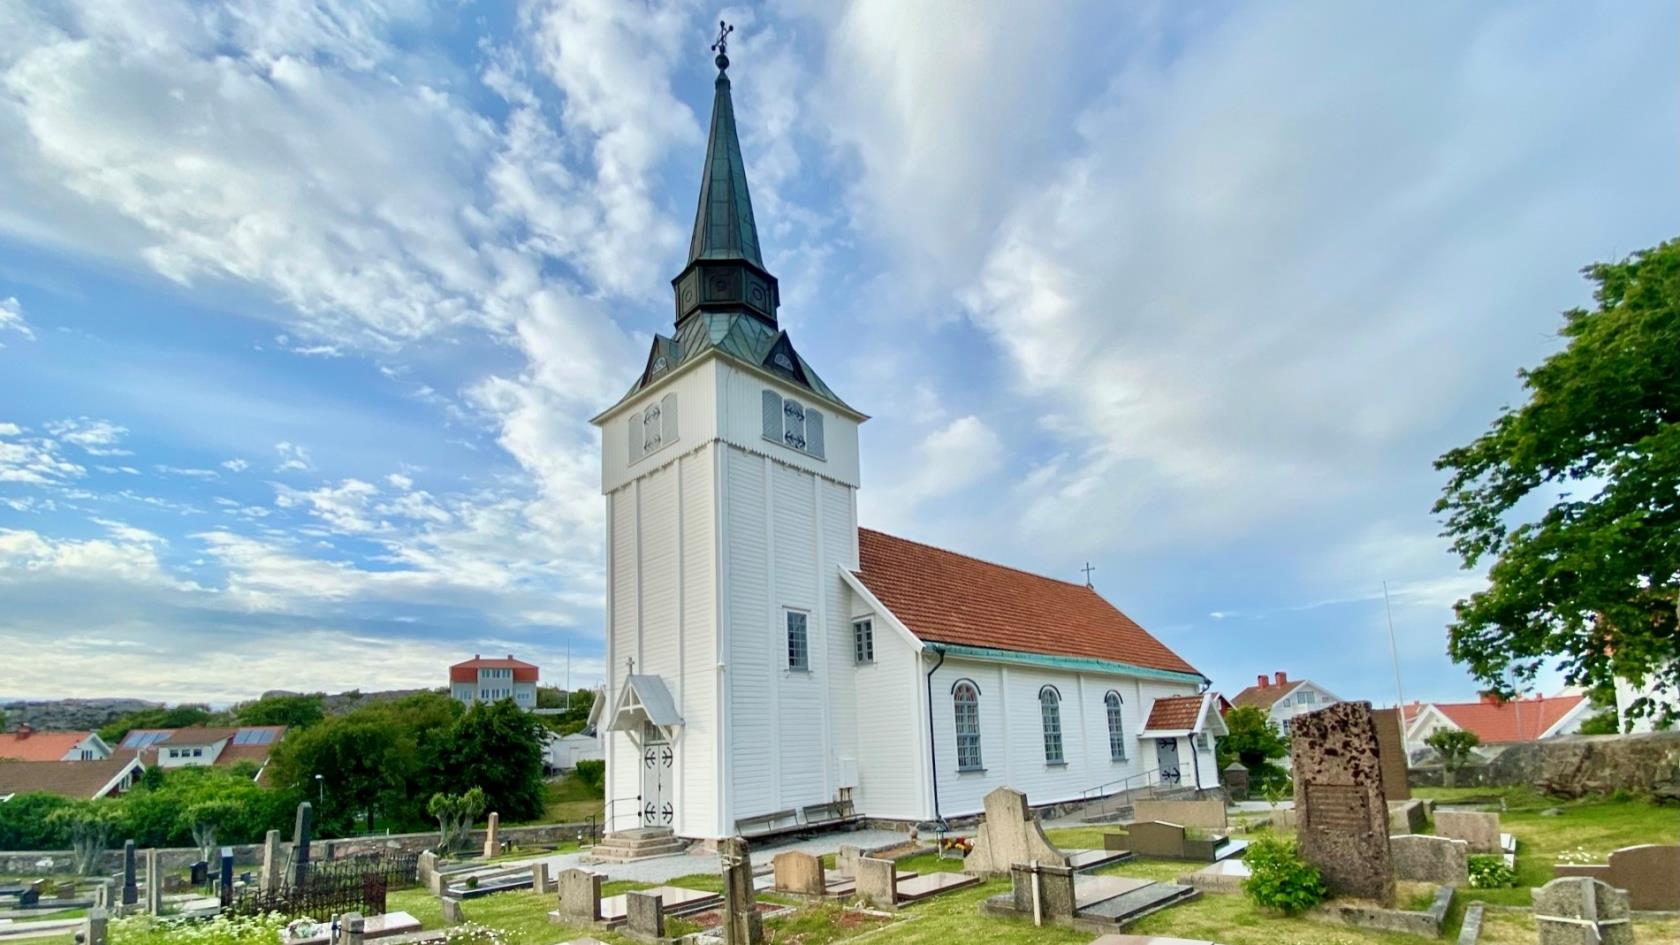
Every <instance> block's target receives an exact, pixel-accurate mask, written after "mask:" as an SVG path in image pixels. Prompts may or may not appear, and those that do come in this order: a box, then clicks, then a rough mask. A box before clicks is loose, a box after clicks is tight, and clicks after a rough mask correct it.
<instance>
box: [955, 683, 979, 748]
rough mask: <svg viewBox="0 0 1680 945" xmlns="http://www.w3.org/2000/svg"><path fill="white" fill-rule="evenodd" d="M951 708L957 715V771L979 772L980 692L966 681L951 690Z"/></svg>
mask: <svg viewBox="0 0 1680 945" xmlns="http://www.w3.org/2000/svg"><path fill="white" fill-rule="evenodd" d="M951 707H952V709H953V711H954V712H955V714H956V729H957V770H958V771H979V770H981V765H980V690H978V689H976V688H975V687H974V684H973V683H971V682H968V681H966V680H964V681H962V682H959V683H957V685H956V686H955V687H954V688H952V690H951Z"/></svg>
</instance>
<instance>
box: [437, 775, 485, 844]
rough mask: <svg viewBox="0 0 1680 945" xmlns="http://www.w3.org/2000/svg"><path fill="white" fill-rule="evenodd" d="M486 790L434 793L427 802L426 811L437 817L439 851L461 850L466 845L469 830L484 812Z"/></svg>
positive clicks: (475, 789) (474, 789)
mask: <svg viewBox="0 0 1680 945" xmlns="http://www.w3.org/2000/svg"><path fill="white" fill-rule="evenodd" d="M485 803H486V802H485V799H484V791H483V790H481V789H479V788H476V787H475V788H473V789H471V790H469V791H467V792H466V793H465V794H444V793H442V792H439V793H437V794H433V795H432V799H431V800H430V801H428V802H427V803H426V813H428V814H431V815H432V816H433V817H436V818H437V822H438V848H437V852H439V853H448V852H450V851H452V850H459V849H460V848H461V847H463V846H465V845H466V839H467V832H468V831H469V830H470V829H471V828H472V825H473V822H474V821H476V820H478V815H479V814H482V813H484V805H485Z"/></svg>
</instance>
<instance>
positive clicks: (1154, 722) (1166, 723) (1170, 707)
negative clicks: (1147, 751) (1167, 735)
mask: <svg viewBox="0 0 1680 945" xmlns="http://www.w3.org/2000/svg"><path fill="white" fill-rule="evenodd" d="M1201 712H1202V697H1201V696H1166V697H1165V698H1161V699H1156V700H1155V704H1154V705H1152V706H1150V707H1149V721H1147V722H1145V723H1144V724H1143V730H1144V731H1146V732H1184V731H1189V730H1190V729H1193V728H1195V727H1196V717H1197V716H1199V715H1200V714H1201Z"/></svg>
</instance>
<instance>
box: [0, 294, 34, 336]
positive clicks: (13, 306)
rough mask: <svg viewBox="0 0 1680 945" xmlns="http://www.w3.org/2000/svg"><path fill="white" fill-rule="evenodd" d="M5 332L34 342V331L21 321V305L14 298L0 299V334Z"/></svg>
mask: <svg viewBox="0 0 1680 945" xmlns="http://www.w3.org/2000/svg"><path fill="white" fill-rule="evenodd" d="M7 331H10V332H14V333H16V334H19V335H22V336H23V337H25V338H27V339H29V340H30V341H34V340H35V331H34V330H33V329H31V328H30V327H29V323H28V322H26V321H24V320H23V305H22V304H21V303H20V302H18V300H17V298H16V297H15V296H11V297H7V298H3V299H0V332H7ZM0 347H4V346H3V345H0Z"/></svg>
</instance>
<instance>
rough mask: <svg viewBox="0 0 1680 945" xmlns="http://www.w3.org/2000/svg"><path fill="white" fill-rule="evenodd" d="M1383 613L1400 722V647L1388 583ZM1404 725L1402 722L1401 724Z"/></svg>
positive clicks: (1403, 708) (1402, 696)
mask: <svg viewBox="0 0 1680 945" xmlns="http://www.w3.org/2000/svg"><path fill="white" fill-rule="evenodd" d="M1383 612H1384V613H1386V614H1387V615H1388V654H1389V656H1390V657H1392V658H1393V660H1394V698H1396V699H1398V700H1400V701H1399V702H1398V703H1397V705H1398V707H1399V709H1400V717H1401V719H1402V720H1404V719H1405V717H1406V694H1405V693H1404V692H1402V691H1401V689H1400V645H1399V644H1397V643H1395V642H1394V608H1393V607H1391V606H1390V605H1389V603H1388V582H1387V581H1384V582H1383ZM1401 724H1402V725H1404V722H1403V721H1402V723H1401Z"/></svg>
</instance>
